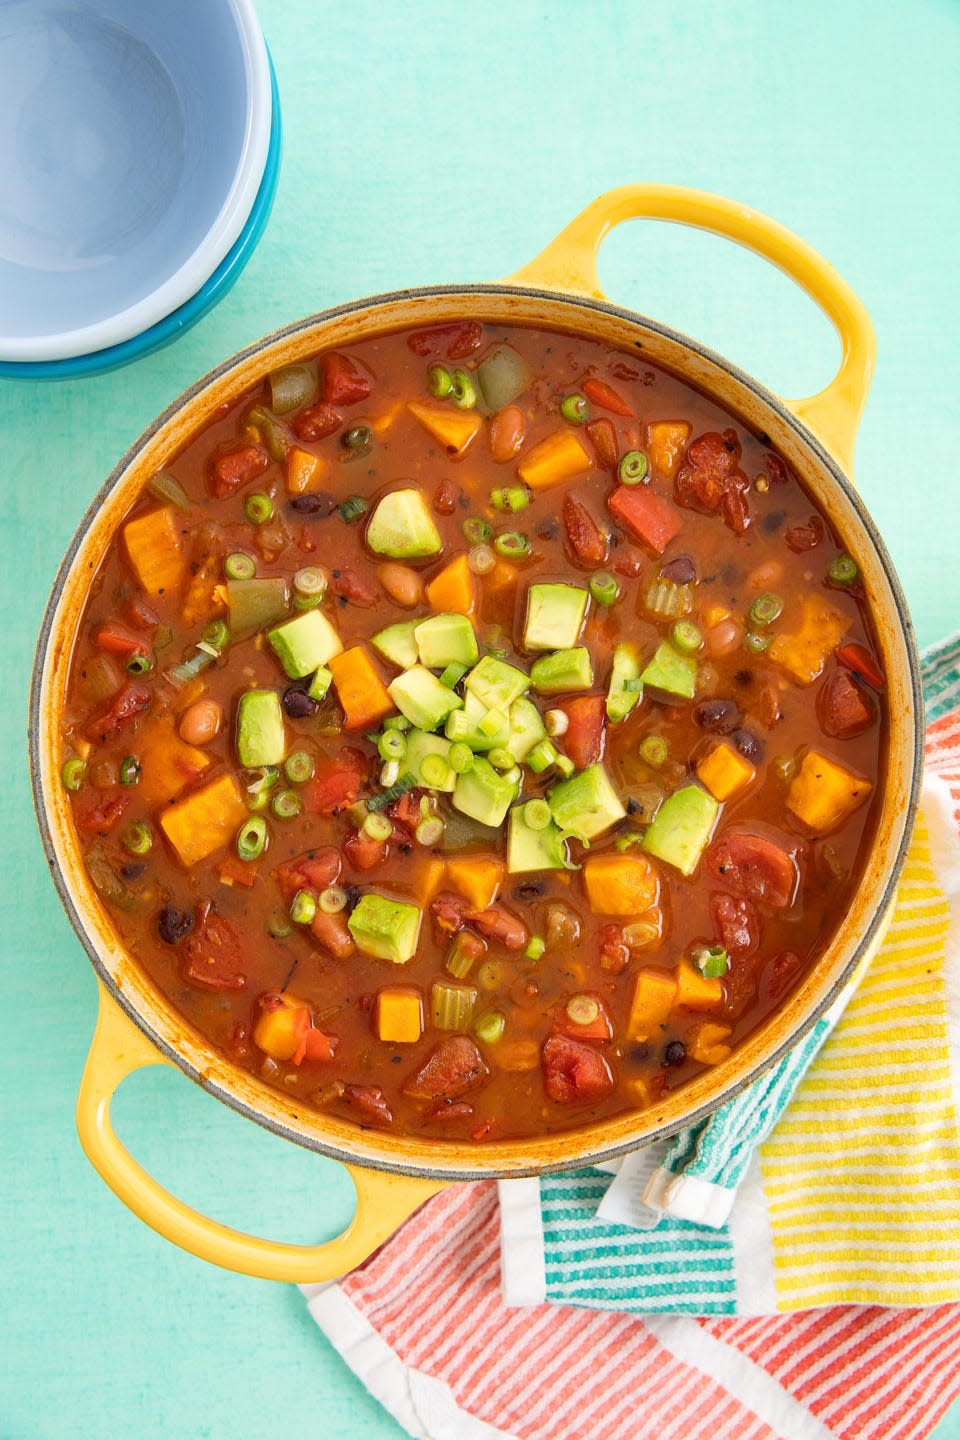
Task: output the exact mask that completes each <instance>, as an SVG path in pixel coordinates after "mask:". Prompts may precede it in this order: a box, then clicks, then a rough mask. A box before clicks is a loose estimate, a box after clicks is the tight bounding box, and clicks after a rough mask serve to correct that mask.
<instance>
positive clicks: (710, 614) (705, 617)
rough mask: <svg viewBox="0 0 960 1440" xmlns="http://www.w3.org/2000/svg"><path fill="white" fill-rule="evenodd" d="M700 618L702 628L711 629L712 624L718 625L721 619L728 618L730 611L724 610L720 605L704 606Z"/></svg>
mask: <svg viewBox="0 0 960 1440" xmlns="http://www.w3.org/2000/svg"><path fill="white" fill-rule="evenodd" d="M700 619H701V621H702V622H703V628H704V630H712V629H713V627H714V625H719V624H720V622H721V620H729V619H730V611H729V610H725V609H724V608H723V606H722V605H706V606H704V608H703V610H702V612H701V614H700Z"/></svg>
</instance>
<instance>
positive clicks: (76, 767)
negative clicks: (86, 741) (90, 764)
mask: <svg viewBox="0 0 960 1440" xmlns="http://www.w3.org/2000/svg"><path fill="white" fill-rule="evenodd" d="M86 773H87V762H86V760H81V759H80V757H79V755H73V756H71V758H70V759H69V760H65V761H64V762H63V769H62V770H61V771H60V779H61V780H62V782H63V788H64V790H79V789H80V786H81V785H82V784H83V777H84V776H85V775H86Z"/></svg>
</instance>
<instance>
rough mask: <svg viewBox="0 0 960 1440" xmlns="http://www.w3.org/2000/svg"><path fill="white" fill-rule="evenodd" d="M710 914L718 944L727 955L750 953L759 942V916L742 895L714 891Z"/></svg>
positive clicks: (711, 897)
mask: <svg viewBox="0 0 960 1440" xmlns="http://www.w3.org/2000/svg"><path fill="white" fill-rule="evenodd" d="M710 915H711V918H712V920H713V928H714V930H715V932H716V935H717V938H718V940H719V941H720V944H721V945H722V946H723V948H724V950H726V952H727V954H728V955H750V954H752V953H753V951H754V950H756V948H757V946H758V945H759V944H760V917H759V916H758V914H757V912H756V910H755V909H754V907H753V906H752V905H751V903H750V901H749V900H746V899H744V897H743V896H742V895H737V896H734V895H727V894H725V893H723V892H716V891H715V892H714V893H713V894H712V895H711V896H710Z"/></svg>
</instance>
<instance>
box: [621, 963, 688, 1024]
mask: <svg viewBox="0 0 960 1440" xmlns="http://www.w3.org/2000/svg"><path fill="white" fill-rule="evenodd" d="M676 998H677V980H676V976H675V975H673V974H671V973H670V971H668V970H640V971H639V972H638V974H637V983H636V986H635V988H634V992H633V1005H632V1006H631V1008H630V1018H629V1020H628V1021H627V1034H628V1035H629V1036H630V1038H631V1040H649V1039H650V1038H651V1037H652V1036H653V1035H654V1034H655V1033H656V1031H657V1030H658V1028H659V1027H660V1026H661V1025H663V1024H665V1023H666V1020H667V1017H668V1016H669V1014H670V1011H671V1010H672V1009H673V1006H674V1002H675V1001H676Z"/></svg>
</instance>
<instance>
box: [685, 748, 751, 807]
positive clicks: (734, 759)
mask: <svg viewBox="0 0 960 1440" xmlns="http://www.w3.org/2000/svg"><path fill="white" fill-rule="evenodd" d="M696 771H697V779H698V780H699V781H700V784H701V785H704V786H706V788H707V789H708V790H709V791H710V794H711V795H712V796H713V798H714V800H721V801H723V800H730V799H731V798H732V797H733V796H734V795H736V794H738V793H739V792H740V791H741V790H745V789H746V787H747V786H748V785H749V784H750V781H751V780H752V779H753V778H754V776H755V774H756V771H755V770H754V768H753V766H752V765H751V764H750V761H749V760H747V759H745V757H744V756H743V755H741V754H740V751H739V750H737V749H736V748H735V747H734V746H733V745H731V744H730V743H729V741H727V740H721V741H720V743H719V744H718V745H715V746H714V747H713V749H712V750H711V751H710V753H709V755H705V756H704V757H703V759H702V760H698V761H697V765H696Z"/></svg>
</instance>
